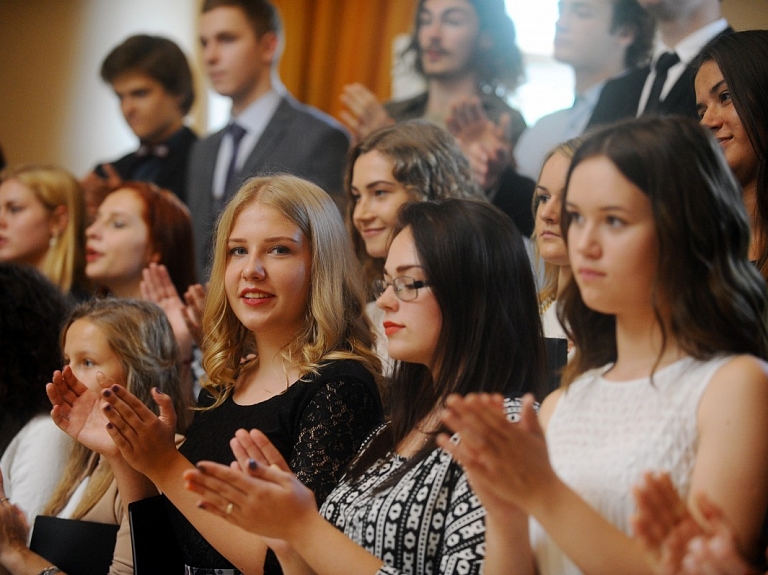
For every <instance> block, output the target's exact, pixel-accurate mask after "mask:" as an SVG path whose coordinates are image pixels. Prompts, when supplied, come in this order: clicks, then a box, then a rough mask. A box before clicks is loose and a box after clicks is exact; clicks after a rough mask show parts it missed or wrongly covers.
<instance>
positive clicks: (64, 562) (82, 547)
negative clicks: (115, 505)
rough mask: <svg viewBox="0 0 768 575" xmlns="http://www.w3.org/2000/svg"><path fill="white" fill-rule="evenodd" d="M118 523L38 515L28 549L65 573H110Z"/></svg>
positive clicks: (92, 574)
mask: <svg viewBox="0 0 768 575" xmlns="http://www.w3.org/2000/svg"><path fill="white" fill-rule="evenodd" d="M118 528H119V526H118V525H109V524H107V523H96V522H94V521H81V520H79V519H61V518H59V517H48V516H45V515H38V516H37V517H36V518H35V525H34V527H33V529H32V541H31V542H30V544H29V548H30V549H31V550H32V551H34V552H35V553H37V554H38V555H40V556H42V557H45V558H46V559H47V560H48V561H50V562H51V563H52V564H54V565H56V566H57V567H58V568H59V569H61V570H62V571H64V572H65V573H67V575H101V574H104V575H106V573H108V572H109V566H110V564H111V563H112V556H113V555H114V554H115V540H116V539H117V530H118Z"/></svg>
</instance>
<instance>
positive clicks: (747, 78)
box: [694, 30, 768, 280]
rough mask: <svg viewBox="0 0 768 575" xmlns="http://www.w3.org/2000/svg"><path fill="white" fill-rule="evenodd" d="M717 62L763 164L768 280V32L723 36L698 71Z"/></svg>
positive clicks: (761, 217) (760, 204) (761, 210)
mask: <svg viewBox="0 0 768 575" xmlns="http://www.w3.org/2000/svg"><path fill="white" fill-rule="evenodd" d="M709 61H714V62H715V64H717V67H718V68H720V72H721V73H722V75H723V79H724V80H725V83H726V84H728V89H729V90H730V92H731V100H733V106H734V107H735V108H736V113H737V114H738V115H739V120H741V123H742V124H743V125H744V129H745V130H746V132H747V136H748V137H749V141H750V143H751V144H752V148H753V149H754V150H755V155H756V156H757V159H758V162H759V165H758V169H757V214H756V216H757V217H756V227H757V228H758V229H757V230H755V231H756V232H757V236H758V238H760V240H761V242H762V245H761V246H760V253H759V254H758V257H757V269H758V270H760V273H761V274H762V276H763V278H765V279H766V280H768V99H767V98H766V94H768V30H747V31H744V32H735V33H733V34H722V35H721V36H718V37H717V38H715V40H713V41H712V43H710V44H709V45H707V46H706V47H705V48H704V49H703V50H702V51H701V52H700V54H699V56H698V58H697V59H696V62H695V64H694V69H695V72H696V73H698V71H699V68H701V65H702V64H703V63H704V62H709Z"/></svg>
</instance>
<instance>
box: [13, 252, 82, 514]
mask: <svg viewBox="0 0 768 575" xmlns="http://www.w3.org/2000/svg"><path fill="white" fill-rule="evenodd" d="M66 312H67V303H66V298H65V296H64V294H63V293H62V291H61V289H59V287H58V286H56V285H55V284H54V283H53V282H51V281H50V280H49V279H48V278H47V277H46V276H44V275H43V274H42V272H39V271H38V270H36V269H35V268H33V267H32V266H28V265H23V264H11V263H0V470H2V475H3V477H4V479H5V491H6V495H7V496H8V497H10V498H12V499H13V503H15V504H16V505H18V506H19V507H20V508H21V509H22V510H23V511H24V512H25V513H26V515H27V518H28V520H32V519H33V518H34V517H35V516H36V515H38V514H39V513H40V511H42V509H43V507H44V506H45V503H46V501H47V500H48V498H49V497H50V496H51V494H52V493H53V490H54V489H55V487H56V483H57V482H58V480H59V477H60V476H61V474H62V472H63V471H64V467H65V465H66V462H67V457H68V454H69V450H70V447H71V441H70V439H69V438H68V437H67V436H66V435H65V434H64V433H62V432H61V431H59V429H58V428H57V427H56V425H55V424H54V423H53V421H51V418H50V416H49V412H50V409H51V404H50V403H49V402H48V398H47V397H46V395H45V384H46V383H47V382H48V381H49V380H50V377H51V373H53V370H55V369H58V368H60V367H61V361H62V351H61V345H60V344H59V330H60V329H61V326H62V324H63V323H64V318H65V315H66ZM41 469H44V470H45V473H41Z"/></svg>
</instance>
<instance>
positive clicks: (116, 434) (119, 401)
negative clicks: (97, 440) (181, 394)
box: [101, 385, 176, 479]
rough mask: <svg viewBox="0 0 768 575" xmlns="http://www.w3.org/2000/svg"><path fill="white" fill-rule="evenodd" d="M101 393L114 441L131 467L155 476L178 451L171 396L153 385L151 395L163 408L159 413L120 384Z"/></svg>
mask: <svg viewBox="0 0 768 575" xmlns="http://www.w3.org/2000/svg"><path fill="white" fill-rule="evenodd" d="M101 397H102V399H103V403H102V407H101V409H102V412H103V413H104V415H105V416H106V418H107V420H108V424H107V432H108V433H109V435H110V436H111V437H112V441H114V443H115V445H116V446H117V447H118V449H119V450H120V453H121V454H122V456H123V458H124V459H125V460H126V461H127V462H128V464H129V465H131V467H133V468H134V469H135V470H136V471H139V472H140V473H143V474H144V475H146V476H147V477H149V478H150V479H152V477H153V472H156V471H159V470H162V469H163V467H164V462H165V461H167V460H170V458H171V457H173V456H174V455H175V454H176V444H175V442H174V433H175V430H176V413H175V412H174V410H173V403H172V401H171V398H170V397H168V396H167V395H166V394H164V393H162V392H160V391H159V390H158V389H157V388H154V389H152V398H153V399H154V400H155V402H156V403H157V405H158V406H159V408H160V416H159V417H158V416H157V415H155V414H154V412H153V411H152V410H151V409H149V408H148V407H147V406H146V405H144V404H143V403H142V401H141V400H140V399H139V398H137V397H136V396H135V395H133V394H132V393H130V392H129V391H128V390H126V389H125V388H124V387H122V386H120V385H112V386H111V387H109V388H108V389H105V390H104V391H102V392H101Z"/></svg>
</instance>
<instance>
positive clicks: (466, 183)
mask: <svg viewBox="0 0 768 575" xmlns="http://www.w3.org/2000/svg"><path fill="white" fill-rule="evenodd" d="M372 151H377V152H379V153H380V154H382V155H384V156H386V157H387V158H388V159H389V160H390V161H391V162H392V176H393V177H394V178H395V180H397V182H398V183H399V184H401V185H402V186H403V187H404V188H405V189H406V190H407V191H408V194H409V196H410V198H411V200H412V201H415V202H421V201H425V200H438V199H441V198H475V199H478V200H486V196H485V193H484V192H483V190H482V189H480V186H478V185H477V182H476V181H475V180H474V178H473V177H472V172H471V171H470V167H469V162H468V161H467V158H466V157H465V156H464V154H463V153H462V152H461V150H460V149H459V146H458V145H457V144H456V140H455V139H454V138H453V136H451V134H450V133H448V131H446V130H445V129H443V128H440V127H439V126H436V125H435V124H433V123H432V122H428V121H426V120H406V121H404V122H399V123H397V124H394V125H392V126H387V127H386V128H382V129H380V130H377V131H375V132H373V133H372V134H370V135H369V136H368V137H367V138H365V139H364V140H362V141H361V142H359V143H358V144H356V145H355V146H354V147H353V148H352V149H351V150H350V151H349V155H348V158H347V172H346V176H345V180H344V187H345V189H346V192H347V212H346V223H347V230H348V231H349V234H350V237H351V238H352V246H353V248H354V250H355V253H356V254H357V257H358V259H359V260H360V262H361V263H362V264H363V267H364V269H365V273H366V277H367V279H368V280H369V281H368V283H369V284H370V281H372V280H374V279H377V278H379V277H380V276H381V273H382V268H383V265H384V262H383V260H382V259H380V258H371V257H370V256H369V255H368V252H367V251H366V250H365V242H363V239H362V237H360V234H359V232H358V231H357V229H355V226H354V223H353V221H352V215H353V213H354V210H355V200H354V196H353V195H352V178H353V176H354V171H355V162H356V161H357V158H359V157H360V156H362V155H363V154H367V153H368V152H372Z"/></svg>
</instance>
